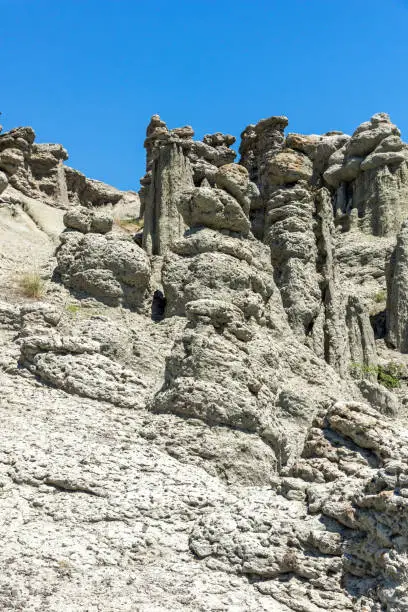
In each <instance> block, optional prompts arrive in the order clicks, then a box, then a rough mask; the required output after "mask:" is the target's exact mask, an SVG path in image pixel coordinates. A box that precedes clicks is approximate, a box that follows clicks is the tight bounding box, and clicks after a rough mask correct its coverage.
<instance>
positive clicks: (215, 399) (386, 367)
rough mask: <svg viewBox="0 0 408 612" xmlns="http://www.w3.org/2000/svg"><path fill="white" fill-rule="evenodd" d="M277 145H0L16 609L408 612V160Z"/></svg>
mask: <svg viewBox="0 0 408 612" xmlns="http://www.w3.org/2000/svg"><path fill="white" fill-rule="evenodd" d="M287 125H288V120H287V118H286V117H270V118H269V119H264V120H262V121H260V122H259V123H258V124H256V125H249V126H248V127H246V128H245V130H244V131H243V133H242V135H241V143H240V147H239V152H240V158H239V161H238V163H236V162H235V161H234V160H235V157H236V153H235V151H234V149H232V148H231V146H232V145H233V144H234V142H235V138H234V137H233V136H231V135H228V134H227V135H226V134H221V133H215V134H210V135H207V136H205V137H204V139H203V140H202V141H197V140H194V131H193V130H192V128H191V127H189V126H185V127H182V128H175V129H172V130H170V129H168V127H167V126H166V124H165V123H164V122H163V121H162V120H161V119H160V117H159V116H158V115H155V116H153V117H152V119H151V121H150V124H149V126H148V128H147V137H146V141H145V147H146V157H147V161H146V174H145V176H144V177H143V178H142V179H141V184H142V188H141V190H140V192H139V195H138V194H137V193H135V192H121V191H119V190H117V189H114V188H113V187H110V186H108V185H105V184H103V183H100V182H98V181H94V180H91V179H88V178H86V177H85V176H84V175H82V174H81V173H79V172H78V171H76V170H74V169H72V168H69V167H68V166H66V165H65V164H64V161H65V160H66V159H67V153H66V151H65V150H64V149H63V147H61V146H60V145H49V144H48V145H44V144H36V143H35V140H34V132H33V131H32V129H31V128H17V129H15V130H11V131H10V132H7V133H4V134H0V191H1V194H0V286H1V289H2V293H1V295H2V297H1V301H0V343H1V352H0V381H1V384H0V419H1V424H2V432H3V435H2V445H1V448H0V531H1V533H2V541H3V547H2V551H1V553H0V558H1V567H2V573H1V577H0V581H1V588H0V605H1V608H2V609H4V610H32V611H39V612H40V611H41V612H43V611H47V610H48V611H50V612H54V611H58V610H64V611H65V610H67V611H72V612H80V611H83V610H87V611H94V610H95V611H97V610H98V611H103V612H105V611H111V612H114V611H115V612H116V611H125V610H128V611H129V612H130V611H133V610H140V611H146V612H147V611H149V612H150V611H154V610H157V611H159V610H160V611H161V610H163V611H167V610H168V611H177V610H191V611H193V610H194V611H196V610H203V611H204V610H217V611H218V610H226V611H227V610H228V611H229V610H231V611H237V612H238V611H241V610H243V611H244V610H251V611H258V610H259V611H261V610H265V611H266V610H268V611H269V610H271V611H275V610H276V611H288V610H295V611H302V612H319V611H321V610H326V609H332V610H335V611H337V612H343V611H344V610H356V611H360V612H363V611H373V612H379V611H381V610H387V611H388V610H389V611H404V610H408V554H407V553H408V514H407V512H408V468H407V459H408V418H407V409H406V408H407V402H408V385H407V382H408V371H407V363H408V358H407V353H408V310H407V306H406V296H407V293H408V280H407V279H408V263H407V261H408V255H407V253H408V236H407V227H408V226H407V225H406V223H407V222H408V221H407V220H408V147H407V145H405V144H404V143H403V142H402V140H401V138H400V132H399V130H398V128H397V127H396V126H395V125H393V124H392V123H391V121H390V118H389V117H388V115H386V114H384V113H379V114H377V115H375V116H374V117H372V118H371V119H370V121H368V122H366V123H363V124H362V125H361V126H359V127H358V128H357V129H356V131H355V132H354V134H353V135H352V136H348V135H345V134H342V133H340V132H330V133H327V134H324V135H302V134H293V133H288V134H285V129H286V127H287ZM139 196H140V200H139ZM27 278H29V279H31V281H32V283H31V285H30V284H29V283H27ZM33 281H34V284H35V291H34V290H33Z"/></svg>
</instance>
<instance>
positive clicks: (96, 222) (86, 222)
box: [64, 206, 113, 234]
mask: <svg viewBox="0 0 408 612" xmlns="http://www.w3.org/2000/svg"><path fill="white" fill-rule="evenodd" d="M112 224H113V218H112V216H110V215H109V213H108V212H106V211H104V210H102V211H100V210H99V211H98V210H92V209H89V208H85V207H84V206H78V207H73V208H70V209H69V210H68V211H67V212H66V213H65V214H64V225H65V227H67V228H69V229H74V230H77V231H79V232H82V233H84V234H86V233H88V232H96V233H98V234H106V233H108V232H110V231H111V229H112Z"/></svg>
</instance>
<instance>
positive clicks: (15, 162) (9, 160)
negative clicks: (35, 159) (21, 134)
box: [0, 149, 24, 174]
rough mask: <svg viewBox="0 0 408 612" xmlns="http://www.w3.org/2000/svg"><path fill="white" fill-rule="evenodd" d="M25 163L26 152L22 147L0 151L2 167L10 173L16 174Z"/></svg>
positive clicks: (0, 166) (0, 164)
mask: <svg viewBox="0 0 408 612" xmlns="http://www.w3.org/2000/svg"><path fill="white" fill-rule="evenodd" d="M23 163H24V154H23V153H22V152H21V151H20V149H4V151H2V152H1V153H0V168H1V169H2V170H5V171H6V172H7V173H8V174H14V173H15V172H16V171H17V170H18V167H19V166H21V164H23Z"/></svg>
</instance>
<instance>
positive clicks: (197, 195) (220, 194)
mask: <svg viewBox="0 0 408 612" xmlns="http://www.w3.org/2000/svg"><path fill="white" fill-rule="evenodd" d="M178 209H179V211H180V214H181V215H182V217H183V219H184V222H185V223H186V225H188V226H189V227H200V226H202V225H205V226H207V227H210V228H212V229H219V230H230V231H232V232H240V233H248V231H249V228H250V224H249V219H248V217H247V215H246V214H245V211H244V210H243V209H242V207H241V205H240V203H239V202H237V200H236V199H235V198H234V197H232V196H231V195H229V194H228V193H227V192H225V191H223V190H222V189H211V188H208V187H196V188H195V189H193V190H192V191H191V192H190V191H188V192H186V193H185V194H183V195H181V196H180V198H179V201H178ZM247 212H248V211H247Z"/></svg>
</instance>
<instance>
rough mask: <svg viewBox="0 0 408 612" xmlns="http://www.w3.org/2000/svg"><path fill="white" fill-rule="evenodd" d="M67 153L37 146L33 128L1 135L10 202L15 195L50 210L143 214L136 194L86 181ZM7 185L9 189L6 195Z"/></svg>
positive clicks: (1, 182)
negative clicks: (73, 208)
mask: <svg viewBox="0 0 408 612" xmlns="http://www.w3.org/2000/svg"><path fill="white" fill-rule="evenodd" d="M67 159H68V153H67V151H66V150H65V149H64V148H63V147H62V146H61V145H59V144H37V143H36V142H35V133H34V131H33V130H32V128H29V127H20V128H15V129H13V130H10V131H9V132H5V133H3V134H0V172H1V173H2V174H1V175H0V189H2V187H3V196H2V198H3V199H4V200H5V201H6V202H7V201H9V200H10V199H11V196H12V194H13V195H14V197H15V195H16V192H17V193H18V194H21V196H22V197H21V201H22V203H23V204H24V201H25V200H24V198H30V199H32V200H39V201H41V202H43V203H44V204H47V205H48V206H52V207H54V208H57V209H62V210H68V209H69V208H70V207H71V206H78V205H82V206H85V207H88V208H89V207H97V208H100V207H105V208H107V209H109V210H110V212H111V213H112V214H113V216H114V217H115V218H122V217H126V216H129V217H137V216H138V215H139V210H140V202H139V196H138V194H137V193H136V192H132V191H125V192H124V191H120V190H119V189H116V188H114V187H111V186H110V185H106V184H105V183H102V182H101V181H96V180H93V179H89V178H87V177H86V176H85V175H84V174H82V173H81V172H79V171H78V170H74V169H73V168H70V167H69V166H66V165H65V164H64V162H65V161H66V160H67ZM6 179H7V184H8V185H9V187H10V189H9V190H7V189H6V191H4V189H5V187H6Z"/></svg>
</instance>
